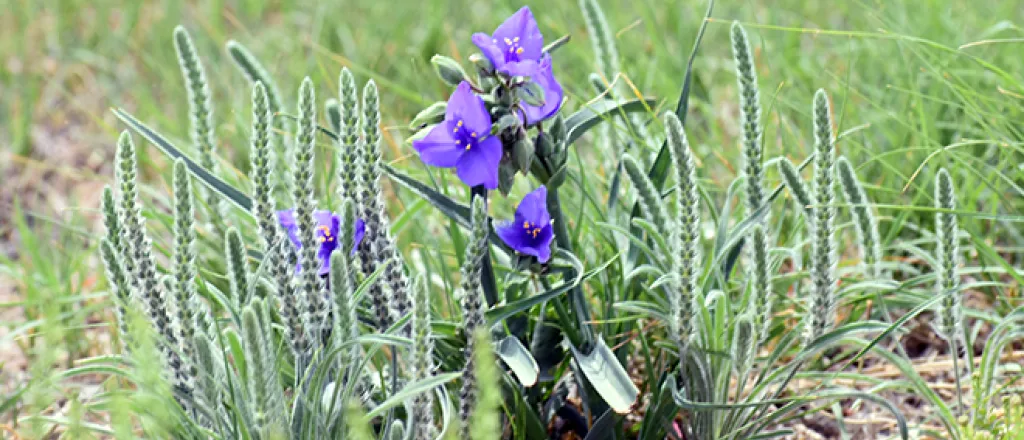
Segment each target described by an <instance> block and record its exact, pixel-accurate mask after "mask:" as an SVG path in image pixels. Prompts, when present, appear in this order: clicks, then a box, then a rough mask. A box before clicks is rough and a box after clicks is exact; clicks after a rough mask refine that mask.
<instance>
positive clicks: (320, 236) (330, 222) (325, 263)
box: [277, 209, 366, 276]
mask: <svg viewBox="0 0 1024 440" xmlns="http://www.w3.org/2000/svg"><path fill="white" fill-rule="evenodd" d="M313 219H314V220H315V221H316V223H317V227H316V238H317V241H319V242H320V249H319V250H318V251H317V257H318V258H320V261H321V265H320V270H319V272H318V273H319V274H320V275H321V276H322V275H326V274H327V273H328V272H329V271H330V270H331V252H334V250H335V249H337V248H338V230H339V229H340V228H341V217H339V216H338V215H337V214H334V213H332V212H331V211H327V210H320V211H316V212H314V213H313ZM277 221H278V222H279V223H281V227H282V228H284V230H285V232H286V233H287V234H288V239H289V240H291V242H292V244H293V245H294V246H295V248H296V249H302V242H301V241H300V240H299V224H298V223H297V222H296V221H295V210H293V209H286V210H284V211H277ZM364 235H366V224H365V223H364V222H363V220H362V219H359V220H356V224H355V233H354V237H353V240H352V241H353V242H355V243H354V245H353V247H352V254H355V252H356V248H357V247H359V243H360V242H362V241H363V236H364ZM301 268H302V266H301V264H300V265H299V266H296V268H295V269H296V270H299V269H301Z"/></svg>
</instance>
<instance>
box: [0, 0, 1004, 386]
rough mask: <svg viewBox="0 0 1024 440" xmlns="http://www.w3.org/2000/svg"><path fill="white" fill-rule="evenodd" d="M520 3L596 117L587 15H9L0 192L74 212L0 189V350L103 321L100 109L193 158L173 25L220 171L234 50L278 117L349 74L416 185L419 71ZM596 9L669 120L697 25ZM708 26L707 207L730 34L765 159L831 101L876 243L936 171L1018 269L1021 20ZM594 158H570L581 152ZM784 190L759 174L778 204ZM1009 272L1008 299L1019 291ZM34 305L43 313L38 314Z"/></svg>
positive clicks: (572, 89)
mask: <svg viewBox="0 0 1024 440" xmlns="http://www.w3.org/2000/svg"><path fill="white" fill-rule="evenodd" d="M522 4H529V5H530V6H531V7H532V8H533V10H534V13H535V15H536V16H537V19H538V21H539V23H540V26H541V30H542V31H543V32H544V34H545V35H546V36H547V38H548V39H549V40H552V39H554V38H556V37H558V36H561V35H566V34H568V35H570V36H571V37H572V40H571V42H570V43H569V44H568V45H567V46H565V47H563V48H562V49H560V50H559V52H558V53H557V54H556V55H557V56H556V61H555V71H556V74H557V75H558V77H559V79H560V80H561V81H562V82H563V84H565V85H566V87H567V94H568V96H569V99H570V103H569V104H567V105H568V106H569V107H572V108H575V107H578V106H580V105H582V104H583V103H584V102H586V101H587V100H589V99H590V98H591V97H592V96H593V90H592V88H591V87H590V85H589V84H588V82H587V76H588V74H590V73H591V72H593V71H594V70H595V68H594V63H593V52H592V50H591V47H590V41H589V38H588V36H587V35H586V30H585V27H584V21H583V17H582V14H581V12H580V10H579V8H578V5H577V3H576V2H575V1H572V0H548V1H544V2H538V1H528V2H525V3H523V2H518V1H497V2H484V1H467V0H456V1H446V0H423V1H409V0H394V1H389V0H383V1H382V0H372V1H368V0H345V1H334V2H315V1H297V2H287V1H255V0H253V1H245V0H238V1H229V0H224V1H208V2H195V1H186V2H178V1H146V2H116V1H109V0H91V1H78V0H63V1H38V2H32V1H22V0H0V11H3V12H2V13H0V160H2V161H3V164H2V165H3V166H0V172H2V173H4V174H3V175H0V180H4V179H8V178H9V179H14V178H15V177H17V178H18V179H21V180H24V179H26V178H28V179H30V180H39V181H41V182H42V183H40V185H43V186H44V187H47V188H51V187H50V186H47V184H46V182H45V181H46V180H47V179H50V178H54V176H58V177H60V178H62V179H64V180H66V183H65V184H64V185H54V186H52V190H53V191H64V190H66V191H67V194H58V195H60V196H61V197H60V203H40V200H47V199H45V198H37V199H34V202H32V203H30V202H29V201H25V202H24V206H20V205H22V203H20V202H17V201H16V200H17V199H20V197H16V196H19V194H9V193H8V194H5V193H4V189H0V196H3V197H0V203H2V204H3V205H2V206H0V210H5V211H7V213H6V214H5V215H0V219H2V220H3V221H4V223H3V224H0V239H2V240H5V241H7V243H5V245H6V246H5V247H4V249H7V250H8V252H6V254H7V255H6V256H2V255H0V269H2V272H0V277H5V278H7V279H8V280H9V281H11V282H13V283H12V284H13V285H14V286H16V287H17V288H18V290H16V292H17V295H16V296H15V297H13V298H6V299H3V300H0V301H3V302H2V303H0V307H2V308H0V311H3V312H6V313H7V315H5V317H8V316H12V315H11V312H12V311H13V313H14V315H13V316H14V318H7V319H6V320H8V321H11V322H5V323H4V325H5V326H8V327H9V328H11V329H13V330H12V331H11V332H9V333H8V335H7V336H5V337H4V339H6V340H5V341H3V342H5V343H10V342H12V341H14V342H16V343H17V346H18V347H19V348H21V349H22V350H24V351H26V352H27V353H29V354H30V355H32V353H33V352H32V350H31V346H32V344H31V343H29V342H26V339H25V338H24V336H25V335H26V334H29V333H31V329H33V328H35V327H36V326H37V325H38V322H37V321H34V320H36V318H38V317H40V316H62V317H63V318H65V319H68V321H66V323H67V324H66V326H65V328H64V332H63V333H62V334H61V335H60V336H62V337H66V338H67V341H68V344H71V345H69V347H71V346H79V345H82V344H85V345H90V344H91V343H94V342H95V341H92V340H90V341H89V342H88V343H87V342H85V341H82V340H81V339H80V338H79V335H80V334H81V330H83V329H87V328H95V327H102V326H103V325H104V324H102V323H97V322H95V321H91V320H89V319H87V318H88V317H89V316H96V315H97V314H99V313H100V312H101V311H102V310H103V309H104V308H105V307H106V305H105V303H104V302H102V300H101V299H102V296H101V295H99V296H98V294H97V293H96V292H102V281H98V280H97V278H102V276H101V269H100V267H99V266H98V264H97V262H96V261H95V259H94V258H91V256H92V253H93V251H94V249H95V241H94V240H92V238H93V237H97V236H98V234H99V233H100V229H98V225H95V221H94V219H95V218H96V215H95V209H96V207H97V206H98V196H99V193H98V191H91V192H83V191H80V190H78V191H76V190H75V189H76V187H78V186H79V185H80V184H81V183H82V182H92V183H93V184H95V183H96V182H105V181H109V180H110V179H111V178H112V172H111V169H110V167H109V162H110V159H111V158H112V157H113V152H114V145H115V141H116V135H117V133H118V132H119V131H120V130H121V129H122V127H121V125H119V123H117V122H116V121H115V119H114V118H113V116H112V115H111V114H110V112H109V111H108V110H109V108H110V107H125V108H127V109H128V110H129V111H131V112H132V113H133V114H135V115H136V116H138V117H139V118H140V119H142V120H144V121H146V122H147V123H150V124H151V125H152V126H154V127H156V128H158V129H159V130H160V131H161V132H163V133H165V134H168V135H171V136H172V137H174V138H176V140H177V141H178V144H179V145H187V143H186V142H184V141H185V140H186V139H187V130H188V119H187V118H188V116H187V102H186V99H185V90H184V86H183V83H182V80H181V76H180V73H179V70H178V68H177V63H176V60H175V54H174V49H173V46H172V44H171V35H172V30H173V28H174V27H175V26H176V25H178V24H183V25H185V26H186V27H187V28H188V29H189V31H190V32H191V33H192V36H193V38H194V40H195V42H196V44H197V46H198V48H199V51H200V53H201V55H202V57H203V62H204V65H205V67H206V71H207V75H208V77H209V78H210V81H211V87H212V89H213V93H214V106H215V112H216V116H215V117H216V121H217V132H218V135H219V145H218V147H219V149H220V154H221V156H222V158H223V159H224V163H225V164H231V165H234V166H236V167H238V168H239V169H238V172H245V171H246V164H247V160H246V158H247V156H246V154H247V151H246V150H247V144H248V140H247V133H246V132H247V130H248V124H249V91H250V90H249V86H248V84H247V83H246V81H245V80H244V79H243V78H242V76H241V75H240V74H239V73H238V72H237V70H236V69H234V67H233V66H232V65H231V64H230V60H229V59H228V58H227V57H226V54H225V52H224V49H223V48H224V44H225V43H226V42H227V41H228V40H229V39H234V40H238V41H239V42H241V43H243V44H244V45H246V46H247V47H249V48H250V49H251V50H253V52H254V53H255V54H256V55H257V56H258V57H259V58H260V59H261V60H263V62H264V63H265V64H266V66H267V67H268V68H269V70H270V71H271V72H272V74H273V75H274V76H275V78H276V79H277V81H278V84H279V86H280V88H281V89H282V92H283V94H284V96H285V102H286V103H287V104H288V105H289V106H294V96H295V90H296V89H297V86H298V84H299V81H300V80H301V78H302V77H303V76H304V75H308V76H311V77H312V78H313V80H314V81H315V83H316V84H317V88H318V96H319V99H320V101H321V103H322V102H323V100H324V99H325V98H326V97H327V96H330V95H331V94H333V93H335V92H336V86H337V74H338V71H339V70H340V68H341V67H342V66H349V67H350V68H352V69H353V71H354V72H356V74H357V75H358V76H359V78H360V79H361V80H365V79H368V78H373V79H374V80H376V81H377V82H378V84H379V85H380V88H381V94H382V100H383V101H382V108H383V112H384V124H385V125H386V127H387V128H388V130H387V135H388V137H387V138H388V145H387V146H386V148H385V150H386V153H385V154H386V156H387V159H389V160H392V161H396V162H398V163H400V164H401V166H402V167H404V168H406V169H408V170H411V171H410V172H413V173H414V174H421V175H422V172H423V171H422V165H420V164H419V162H418V161H417V160H415V158H414V157H412V158H411V159H410V156H409V155H410V152H411V149H410V148H408V147H407V146H405V145H404V144H403V143H402V140H403V139H404V138H405V137H407V136H408V135H409V134H410V133H409V131H408V130H407V129H406V128H405V126H406V123H407V122H408V120H409V119H410V118H411V116H412V115H413V114H415V113H416V112H417V111H418V110H419V109H421V108H422V107H424V106H425V105H427V104H429V103H431V102H433V101H435V100H441V99H444V98H445V97H446V96H447V94H448V93H449V90H450V89H449V87H447V86H445V85H444V84H443V83H442V82H441V81H440V80H438V79H437V78H436V76H435V75H434V74H433V72H432V71H431V68H430V64H429V59H430V57H431V56H432V55H433V54H435V53H441V54H445V55H449V56H452V57H454V58H456V59H458V60H460V61H464V62H465V61H466V58H467V57H468V55H469V54H471V53H472V52H473V50H474V48H473V47H472V45H471V43H470V39H469V37H470V35H471V34H472V33H473V32H476V31H483V32H490V31H492V30H493V28H494V27H495V26H496V25H497V24H499V23H500V22H501V20H503V19H504V17H506V16H507V15H509V14H511V13H512V12H513V11H515V10H516V9H517V8H518V7H520V6H521V5H522ZM601 4H602V6H603V7H604V9H605V12H606V14H607V16H608V20H609V22H610V24H611V26H612V28H613V30H614V31H615V32H616V41H617V44H618V48H619V53H620V56H621V58H622V65H623V69H624V71H625V74H626V75H627V76H628V78H629V79H630V81H631V82H632V83H633V84H635V85H636V87H637V89H638V90H639V91H640V92H641V93H642V94H644V95H646V96H653V97H656V98H658V99H659V102H661V105H662V108H661V110H663V109H664V108H667V107H668V106H671V105H674V101H675V99H676V97H677V96H678V93H679V88H680V86H681V82H682V77H683V74H684V68H685V63H686V60H687V57H688V56H689V53H690V50H691V47H692V42H693V39H694V36H695V34H696V31H697V29H698V27H699V26H700V24H701V20H702V17H703V14H704V12H705V8H706V4H705V3H704V2H699V1H682V0H679V1H677V0H637V1H619V0H604V1H601ZM713 16H714V17H715V18H714V21H713V22H711V23H710V24H709V27H708V33H707V35H706V38H705V41H704V44H703V46H702V47H701V52H700V55H699V56H698V57H697V60H696V63H695V66H694V71H695V84H694V87H695V89H694V94H693V97H692V104H691V114H690V119H689V120H688V121H687V127H686V128H687V130H688V132H689V135H690V139H691V142H692V143H693V144H694V148H695V151H696V153H697V155H698V158H699V159H700V161H701V166H702V169H701V171H700V173H701V176H702V178H704V179H708V180H710V181H711V182H710V183H709V184H708V185H706V187H707V188H709V190H710V191H717V192H721V191H724V188H725V187H726V186H727V184H728V182H729V181H731V180H732V179H733V178H734V176H735V175H736V174H737V171H738V169H739V167H740V164H739V158H740V149H739V140H738V136H739V131H738V130H739V129H738V126H737V123H736V120H737V118H738V114H739V110H738V108H737V105H736V102H737V97H736V79H735V74H734V73H733V66H732V61H731V52H730V48H729V32H728V31H729V26H728V25H729V24H730V22H731V21H732V20H739V21H741V22H742V23H744V25H745V26H746V27H747V30H748V32H750V34H751V38H752V42H753V44H754V46H755V55H756V60H757V68H758V73H759V75H760V84H761V90H762V96H763V100H764V102H765V117H764V121H765V126H766V134H765V154H766V157H769V158H770V157H773V156H779V155H786V156H789V157H791V158H793V159H794V160H795V161H798V160H802V159H803V158H804V157H806V156H807V154H808V152H809V151H810V149H811V145H812V141H813V139H812V138H811V135H810V117H809V113H810V102H811V97H812V94H813V92H814V90H816V89H817V88H824V89H825V90H826V91H828V92H829V94H830V95H831V97H832V98H833V104H834V106H835V108H834V111H835V114H836V116H837V117H836V119H837V125H838V127H837V132H838V133H844V132H845V133H846V134H845V135H844V136H843V138H842V140H841V141H840V142H839V150H840V153H841V154H844V155H846V156H847V157H849V158H850V160H851V161H852V163H853V164H854V165H855V166H857V167H858V173H859V175H860V178H861V179H862V180H863V181H864V182H865V184H866V186H867V191H868V193H869V198H871V199H872V200H873V201H874V202H875V203H878V204H879V207H878V212H879V214H880V216H881V218H882V220H883V221H882V225H881V227H882V234H883V240H884V241H885V242H886V243H892V241H893V240H894V239H895V238H896V237H898V236H900V235H901V234H904V233H906V232H907V231H906V230H905V228H906V227H909V226H908V225H909V224H920V225H921V226H922V227H928V225H929V224H930V222H931V220H930V218H931V217H932V215H931V213H930V212H928V211H927V209H925V210H919V209H916V208H913V206H922V207H927V206H931V205H932V200H931V191H932V190H931V182H932V181H933V175H934V172H935V171H936V170H938V168H939V166H950V167H951V168H953V169H954V172H953V175H954V178H955V179H957V183H958V186H959V188H960V193H959V197H960V200H959V201H960V203H961V204H962V205H963V211H964V212H963V214H964V215H962V216H961V221H962V222H963V225H964V228H965V230H966V231H968V232H969V233H970V234H971V235H972V238H973V242H974V243H975V244H976V245H983V246H979V247H980V248H981V250H979V251H978V252H977V254H975V255H973V256H972V257H975V258H977V259H978V260H979V261H980V262H981V264H982V265H1012V264H1014V258H1019V255H1020V253H1021V252H1022V250H1024V237H1022V233H1021V232H1020V231H1021V230H1022V229H1024V227H1022V223H1024V216H1022V212H1021V208H1022V207H1024V189H1022V187H1024V167H1022V166H1021V159H1022V157H1024V154H1022V152H1024V61H1022V59H1021V55H1022V54H1024V29H1022V28H1021V26H1022V23H1024V4H1022V3H1021V2H1018V1H961V0H946V1H942V0H920V1H913V0H896V1H835V2H817V1H810V0H779V1H728V0H723V1H719V2H718V4H717V5H716V8H715V11H714V14H713ZM69 126H72V127H74V131H73V132H72V133H73V134H72V135H68V136H66V137H69V138H70V140H68V141H66V143H65V144H61V145H62V148H74V149H76V151H80V152H81V153H80V154H79V155H73V156H74V157H85V158H87V160H77V159H76V160H70V159H67V157H66V155H63V154H60V155H58V154H54V152H53V146H52V145H47V144H46V142H45V140H46V139H48V137H47V136H40V135H39V133H44V134H45V133H54V132H57V133H60V132H62V130H66V129H67V128H68V127H69ZM138 140H139V139H138V138H137V141H138ZM588 145H589V143H588V142H581V143H579V144H577V149H578V150H580V149H585V148H587V146H588ZM140 151H141V152H142V161H143V165H144V166H146V167H147V168H146V170H145V172H144V180H146V181H147V182H149V184H150V185H151V186H153V188H151V190H152V191H151V192H150V193H149V194H147V195H146V196H147V197H156V198H157V200H158V202H159V200H160V199H159V198H160V197H166V196H154V194H167V193H168V191H167V188H166V184H164V183H163V182H164V179H162V178H160V177H159V176H160V175H163V176H166V175H167V174H169V171H170V168H169V166H167V162H166V161H165V160H164V158H162V157H160V155H159V154H158V153H157V154H154V153H153V151H155V150H153V149H152V148H140ZM604 175H605V174H604V173H603V171H599V172H598V173H597V177H598V178H602V177H603V176H604ZM26 176H27V177H26ZM777 181H778V179H777V176H776V175H775V173H774V170H773V169H770V172H769V183H770V184H772V185H774V184H775V183H776V182H777ZM0 186H2V185H0ZM8 192H9V191H8ZM403 197H404V196H403ZM411 202H412V201H411V200H404V201H403V200H392V205H393V206H392V208H393V211H394V212H393V213H394V214H395V215H400V214H403V213H408V215H405V216H403V217H401V218H400V219H399V220H398V221H396V224H397V226H398V227H399V228H401V233H400V234H399V239H400V241H401V243H403V245H404V246H405V247H406V248H407V249H408V247H410V246H425V247H429V246H432V245H435V244H439V243H447V237H445V236H443V232H442V233H441V236H440V237H439V236H438V231H439V229H438V228H436V227H434V226H431V225H432V222H429V221H427V222H421V221H409V219H410V217H411V215H416V216H422V217H424V218H430V219H438V218H439V216H438V215H436V214H434V213H432V212H431V209H429V207H425V206H423V204H422V203H419V204H414V203H411ZM167 206H168V205H166V204H165V205H163V207H164V208H166V207H167ZM19 208H20V209H24V211H18V210H16V209H19ZM409 211H411V213H410V212H409ZM968 213H971V214H968ZM402 219H405V221H402ZM22 220H24V221H22ZM29 220H32V221H29ZM39 220H43V221H39ZM30 223H31V225H30ZM19 228H20V229H19ZM15 230H17V231H15ZM157 245H158V246H161V244H160V243H159V240H157ZM445 246H448V245H447V244H445ZM985 249H988V251H986V250H985ZM1004 258H1005V259H1004ZM1016 264H1017V265H1019V264H1020V263H1019V260H1017V262H1016ZM1009 272H1010V273H1011V275H1013V276H1014V277H1015V278H1017V281H1020V278H1019V277H1020V275H1019V274H1013V270H1010V271H1009ZM0 288H2V285H0ZM998 292H1001V293H1000V295H1003V296H1002V297H995V298H992V300H993V301H992V303H993V304H995V305H996V306H997V307H1000V308H1003V309H1004V310H1005V308H1008V307H1009V306H1011V305H1013V304H1014V302H1015V301H1017V300H1015V299H1013V298H1010V297H1008V296H1006V295H1019V290H1017V291H1015V290H1014V289H1005V290H999V291H998ZM1014 292H1018V293H1014ZM50 300H55V301H50ZM43 304H50V306H48V307H52V308H55V309H53V310H48V311H47V310H43V309H42V308H40V307H41V306H42V305H43ZM50 312H53V313H56V314H57V315H53V314H51V313H50ZM34 322H35V324H34ZM73 344H77V345H73ZM83 350H86V349H84V348H83ZM12 377H13V376H12ZM12 377H7V378H5V380H4V381H3V382H9V381H11V380H12ZM15 379H16V378H15Z"/></svg>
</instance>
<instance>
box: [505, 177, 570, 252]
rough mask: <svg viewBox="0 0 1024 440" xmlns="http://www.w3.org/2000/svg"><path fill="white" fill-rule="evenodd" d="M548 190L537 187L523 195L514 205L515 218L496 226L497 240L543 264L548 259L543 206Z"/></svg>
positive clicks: (546, 219)
mask: <svg viewBox="0 0 1024 440" xmlns="http://www.w3.org/2000/svg"><path fill="white" fill-rule="evenodd" d="M547 198H548V189H547V188H546V187H544V185H541V186H540V188H537V189H535V190H533V192H531V193H529V194H527V195H525V196H523V200H522V201H520V202H519V206H518V207H516V216H515V220H513V221H511V222H509V223H506V224H504V225H501V226H498V227H497V228H496V231H495V232H497V234H498V237H501V241H504V242H505V244H507V245H509V247H511V248H512V249H514V250H515V251H516V252H519V253H522V254H526V255H533V256H534V257H537V261H540V262H541V263H546V262H547V261H548V260H549V259H551V239H552V238H554V236H555V235H554V233H553V232H552V231H551V215H550V214H548V207H547Z"/></svg>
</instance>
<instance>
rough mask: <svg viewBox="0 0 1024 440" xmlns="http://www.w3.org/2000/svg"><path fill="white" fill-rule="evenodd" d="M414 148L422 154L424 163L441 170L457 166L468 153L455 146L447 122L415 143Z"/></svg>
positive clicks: (421, 157)
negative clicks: (464, 154) (463, 155)
mask: <svg viewBox="0 0 1024 440" xmlns="http://www.w3.org/2000/svg"><path fill="white" fill-rule="evenodd" d="M412 147H413V148H415V149H416V151H417V152H418V153H420V160H422V161H423V163H425V164H427V165H430V166H435V167H440V168H451V167H453V166H455V164H456V163H458V161H459V158H460V157H462V154H463V153H465V151H466V149H465V147H462V146H460V145H456V144H455V138H454V137H452V130H451V128H450V127H449V124H448V123H447V122H442V123H440V124H438V125H436V126H435V127H434V128H433V129H431V130H430V132H429V133H427V135H426V136H425V137H424V138H423V139H420V140H416V141H413V142H412Z"/></svg>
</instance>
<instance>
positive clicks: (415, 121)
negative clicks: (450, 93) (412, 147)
mask: <svg viewBox="0 0 1024 440" xmlns="http://www.w3.org/2000/svg"><path fill="white" fill-rule="evenodd" d="M447 109H448V103H447V102H444V101H438V102H435V103H433V104H431V105H430V107H427V108H425V109H423V110H420V112H419V113H417V114H416V117H414V118H412V122H410V123H409V129H410V130H416V129H418V128H420V127H423V126H426V125H429V124H437V123H439V122H441V121H443V120H444V112H445V110H447Z"/></svg>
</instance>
